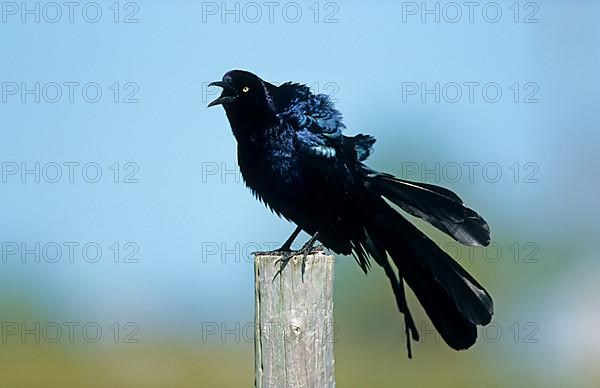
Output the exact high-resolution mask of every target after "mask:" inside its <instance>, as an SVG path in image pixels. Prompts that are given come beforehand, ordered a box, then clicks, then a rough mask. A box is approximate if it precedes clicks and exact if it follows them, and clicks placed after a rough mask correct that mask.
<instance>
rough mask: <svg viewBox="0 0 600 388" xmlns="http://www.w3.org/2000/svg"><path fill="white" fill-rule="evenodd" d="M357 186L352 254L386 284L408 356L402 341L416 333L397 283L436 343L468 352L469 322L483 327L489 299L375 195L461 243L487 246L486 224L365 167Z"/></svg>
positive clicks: (440, 196) (432, 192) (446, 197)
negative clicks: (377, 270) (358, 222)
mask: <svg viewBox="0 0 600 388" xmlns="http://www.w3.org/2000/svg"><path fill="white" fill-rule="evenodd" d="M365 187H366V188H367V190H366V194H365V195H366V197H367V198H365V201H364V203H366V204H368V205H367V206H365V207H363V211H362V218H363V225H364V229H365V230H364V238H363V239H362V241H360V243H358V244H356V243H355V244H354V252H355V254H356V255H357V256H358V258H359V259H361V258H364V256H366V254H368V255H369V256H371V257H372V258H373V259H374V260H375V261H376V262H377V263H378V264H379V265H381V266H382V267H383V269H384V271H385V273H386V275H387V277H388V279H389V280H390V282H391V284H392V289H393V290H394V295H395V297H396V302H397V305H398V309H399V310H400V311H401V312H402V313H403V314H404V319H405V329H406V334H407V346H408V353H409V357H411V346H410V338H412V339H413V340H415V341H418V340H419V334H418V331H417V329H416V326H415V324H414V320H413V318H412V316H411V314H410V311H409V309H408V306H407V303H406V297H405V292H404V282H406V283H407V284H408V286H409V287H410V288H411V289H412V290H413V292H414V293H415V295H416V297H417V299H418V300H419V302H420V303H421V305H422V306H423V308H424V309H425V312H426V313H427V315H428V317H429V318H430V319H431V322H432V323H433V325H434V327H435V328H436V330H437V331H438V332H439V333H440V335H441V336H442V338H443V339H444V341H445V342H446V343H447V344H448V345H449V346H450V347H452V348H453V349H456V350H461V349H467V348H469V347H470V346H471V345H473V344H474V343H475V340H476V338H477V325H486V324H488V323H489V322H490V320H491V318H492V314H493V302H492V299H491V297H490V295H489V294H488V292H487V291H486V290H485V289H484V288H483V286H481V285H480V284H479V283H478V282H477V281H476V280H475V279H474V278H473V277H472V276H471V275H470V274H469V273H468V272H467V271H465V270H464V269H463V268H462V267H461V266H460V265H459V264H458V263H457V262H456V261H454V259H452V258H451V257H450V256H448V255H447V254H446V253H445V252H444V251H442V250H441V249H440V248H439V247H438V246H437V245H436V244H435V243H434V242H433V241H431V240H430V239H429V238H428V237H427V236H425V235H424V234H423V233H422V232H421V231H419V230H418V229H417V228H416V227H415V226H413V225H412V224H411V223H410V222H408V221H407V220H406V219H405V218H404V217H402V215H401V214H400V213H398V212H397V211H396V210H394V209H393V208H392V207H391V206H390V205H388V203H387V202H386V201H384V200H383V198H382V197H385V198H387V199H388V200H390V201H392V202H393V203H395V204H397V205H398V206H400V207H401V208H402V209H404V210H406V211H407V212H409V213H410V214H413V215H416V216H418V217H421V218H423V219H425V220H427V221H428V222H430V223H431V224H432V225H434V226H436V227H437V228H439V229H441V230H443V231H444V232H446V233H448V234H449V235H450V236H452V237H454V238H455V239H456V240H458V241H460V242H463V243H467V244H472V245H487V244H489V241H490V234H489V232H490V230H489V227H488V225H487V223H486V222H485V221H484V220H483V218H481V217H480V216H479V215H478V214H477V213H476V212H474V211H473V210H471V209H469V208H467V207H465V206H464V205H463V203H462V201H461V200H460V198H459V197H458V196H457V195H456V194H454V193H452V192H451V191H449V190H447V189H444V188H441V187H437V186H433V185H429V184H422V183H412V182H408V181H404V180H400V179H397V178H395V177H393V176H392V175H389V174H380V173H377V172H376V171H373V170H365ZM388 256H389V258H391V262H392V263H393V264H394V266H395V268H396V272H395V271H394V269H393V267H392V264H391V263H390V261H389V259H388ZM396 274H397V275H396Z"/></svg>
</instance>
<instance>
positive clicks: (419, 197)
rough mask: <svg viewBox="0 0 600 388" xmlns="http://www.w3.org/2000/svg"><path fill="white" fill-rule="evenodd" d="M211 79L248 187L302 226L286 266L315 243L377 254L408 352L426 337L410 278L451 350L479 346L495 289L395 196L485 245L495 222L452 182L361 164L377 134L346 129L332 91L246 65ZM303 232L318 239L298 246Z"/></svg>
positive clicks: (451, 231) (364, 257) (357, 254)
mask: <svg viewBox="0 0 600 388" xmlns="http://www.w3.org/2000/svg"><path fill="white" fill-rule="evenodd" d="M210 85H211V86H219V87H221V88H222V89H223V91H222V94H221V95H220V97H219V98H217V99H216V100H215V101H213V102H211V103H210V104H209V107H210V106H214V105H222V106H223V107H224V109H225V113H226V114H227V118H228V119H229V123H230V125H231V129H232V131H233V135H234V136H235V138H236V140H237V156H238V164H239V167H240V171H241V173H242V176H243V178H244V181H245V183H246V185H247V186H248V187H249V188H250V189H251V190H252V192H253V193H254V195H255V196H256V197H257V198H258V199H259V200H261V201H262V202H264V203H265V204H266V205H267V206H268V207H269V208H270V209H271V210H273V211H274V212H275V213H276V214H277V215H279V216H283V217H285V218H286V219H287V220H290V221H292V222H294V223H295V224H296V225H297V227H296V230H294V232H293V233H292V235H291V236H290V238H289V239H288V240H287V241H286V242H285V243H284V244H283V246H282V247H281V248H279V249H278V250H277V251H278V252H280V253H283V254H284V259H283V260H282V262H281V265H280V271H281V270H283V268H284V267H285V264H286V263H287V261H288V260H289V259H290V258H291V257H292V256H293V255H294V254H298V253H301V254H303V255H304V257H306V254H307V253H308V252H310V251H311V249H312V247H313V244H314V243H315V242H316V241H317V240H318V241H319V242H321V243H322V244H323V245H324V246H325V247H327V248H329V249H331V250H333V251H334V252H336V253H338V254H344V255H349V254H352V255H353V256H354V258H355V259H356V261H357V262H358V265H359V266H360V267H361V269H362V270H363V271H364V272H365V273H366V272H367V271H368V269H369V268H370V259H372V260H374V261H375V262H376V263H377V264H378V265H380V266H381V267H383V270H384V272H385V274H386V276H387V277H388V279H389V281H390V283H391V286H392V290H393V292H394V296H395V299H396V303H397V306H398V309H399V310H400V312H401V313H402V314H403V315H404V323H405V331H406V335H407V349H408V356H409V357H412V351H411V345H410V342H411V340H410V338H411V337H412V339H413V340H415V341H418V340H419V333H418V331H417V328H416V326H415V323H414V320H413V318H412V316H411V313H410V311H409V309H408V306H407V302H406V297H405V289H404V282H406V284H408V286H409V287H410V288H411V289H412V291H413V292H414V294H415V295H416V297H417V299H418V300H419V302H420V303H421V305H422V306H423V308H424V309H425V312H426V313H427V315H428V317H429V318H430V319H431V322H432V323H433V325H434V326H435V328H436V330H437V331H438V332H439V333H440V334H441V336H442V338H443V339H444V340H445V342H446V343H447V344H448V345H449V346H450V347H451V348H453V349H456V350H460V349H467V348H469V347H470V346H471V345H473V344H474V343H475V340H476V338H477V325H486V324H488V323H489V322H490V320H491V318H492V314H493V302H492V299H491V296H490V295H489V294H488V292H487V291H486V290H485V289H484V288H483V286H481V285H480V284H479V283H478V282H477V280H475V279H474V278H473V277H472V276H471V275H470V274H469V273H468V272H467V271H465V270H464V269H463V268H462V267H461V266H460V265H459V264H458V263H456V261H454V260H453V259H452V258H451V257H450V256H448V255H447V254H446V253H445V252H444V251H442V250H441V249H440V248H439V247H438V246H437V245H436V244H435V243H434V242H433V241H432V240H430V239H429V238H428V237H427V236H425V235H424V234H423V233H422V232H421V231H420V230H419V229H417V228H416V227H415V226H413V225H412V224H411V223H410V222H408V221H407V220H406V219H405V218H404V217H403V216H402V215H401V214H400V213H399V212H398V211H397V210H395V209H394V208H393V207H392V206H391V205H390V203H393V204H395V205H397V206H398V207H399V208H401V209H402V210H404V211H406V212H407V213H408V214H411V215H413V216H416V217H419V218H422V219H423V220H425V221H427V222H429V223H430V224H431V225H433V226H434V227H436V228H437V229H439V230H441V231H443V232H445V233H446V234H448V235H449V236H451V237H452V238H454V239H455V240H457V241H459V242H461V243H463V244H467V245H481V246H486V245H488V244H489V243H490V228H489V226H488V224H487V223H486V222H485V221H484V220H483V218H482V217H481V216H480V215H479V214H477V213H476V212H475V211H474V210H472V209H470V208H468V207H466V206H465V205H464V204H463V201H462V200H461V199H460V198H459V197H458V196H457V195H456V194H455V193H453V192H452V191H450V190H448V189H445V188H442V187H439V186H434V185H431V184H427V183H419V182H411V181H407V180H403V179H400V178H397V177H395V176H393V175H391V174H387V173H383V172H379V171H376V170H374V169H372V168H369V167H367V166H366V165H365V164H364V163H363V162H364V161H365V160H366V159H367V158H368V156H369V155H370V154H371V152H372V148H373V144H374V143H375V138H373V137H372V136H369V135H363V134H359V135H356V136H346V135H344V134H343V133H342V130H343V129H344V128H345V126H344V124H343V123H342V115H341V114H340V112H339V111H337V110H336V109H335V108H334V106H333V103H332V102H331V100H330V99H329V98H328V96H326V95H323V94H318V95H315V94H313V93H311V91H310V89H309V88H308V87H307V86H305V85H302V84H297V83H291V82H287V83H284V84H282V85H280V86H275V85H273V84H271V83H269V82H266V81H264V80H262V79H261V78H259V77H258V76H256V75H254V74H252V73H250V72H247V71H242V70H232V71H230V72H228V73H226V74H225V75H224V76H223V78H222V80H221V81H217V82H213V83H211V84H210ZM386 200H387V201H386ZM302 230H303V231H305V232H307V233H308V234H309V235H311V236H312V238H311V239H310V240H309V241H308V242H307V243H306V244H305V245H304V247H303V248H302V249H301V250H300V251H292V250H291V245H292V242H293V241H294V240H295V238H296V237H297V236H298V234H299V233H300V231H302Z"/></svg>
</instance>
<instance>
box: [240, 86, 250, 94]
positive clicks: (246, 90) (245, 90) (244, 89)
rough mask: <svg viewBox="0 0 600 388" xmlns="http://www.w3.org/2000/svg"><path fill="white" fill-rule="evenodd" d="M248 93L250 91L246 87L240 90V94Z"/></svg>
mask: <svg viewBox="0 0 600 388" xmlns="http://www.w3.org/2000/svg"><path fill="white" fill-rule="evenodd" d="M249 91H250V88H249V87H247V86H244V87H243V88H242V93H248V92H249Z"/></svg>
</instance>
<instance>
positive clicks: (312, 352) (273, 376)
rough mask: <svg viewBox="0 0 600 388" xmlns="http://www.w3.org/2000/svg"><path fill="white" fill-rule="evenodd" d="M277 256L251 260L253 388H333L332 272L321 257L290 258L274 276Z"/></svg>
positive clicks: (328, 258)
mask: <svg viewBox="0 0 600 388" xmlns="http://www.w3.org/2000/svg"><path fill="white" fill-rule="evenodd" d="M280 258H281V257H280V256H266V255H256V256H255V261H254V279H255V299H256V310H255V337H254V338H255V345H254V355H255V362H256V380H255V384H256V387H257V388H299V387H307V388H321V387H335V376H334V359H333V344H334V325H333V268H334V258H333V256H331V255H326V254H324V253H322V252H318V253H314V254H310V255H308V256H307V258H306V264H305V265H306V266H305V272H304V277H302V272H301V266H302V258H301V256H296V257H294V258H293V259H292V260H291V261H290V262H289V263H288V265H287V267H286V268H285V269H284V270H283V272H282V273H281V274H280V275H279V276H277V278H276V279H275V281H273V277H274V276H275V273H276V272H277V270H278V268H279V265H278V264H276V262H277V260H279V259H280Z"/></svg>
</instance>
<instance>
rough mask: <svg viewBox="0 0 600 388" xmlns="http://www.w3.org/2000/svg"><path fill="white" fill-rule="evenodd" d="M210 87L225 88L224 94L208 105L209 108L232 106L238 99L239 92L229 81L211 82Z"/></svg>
mask: <svg viewBox="0 0 600 388" xmlns="http://www.w3.org/2000/svg"><path fill="white" fill-rule="evenodd" d="M208 86H219V87H221V88H223V93H221V96H220V97H219V98H217V99H216V100H214V101H213V102H211V103H210V104H208V106H207V108H210V107H211V106H215V105H223V104H231V103H232V102H234V101H235V100H236V99H237V98H238V93H237V90H235V88H234V87H233V85H232V84H231V83H229V82H227V81H215V82H211V83H209V84H208Z"/></svg>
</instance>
